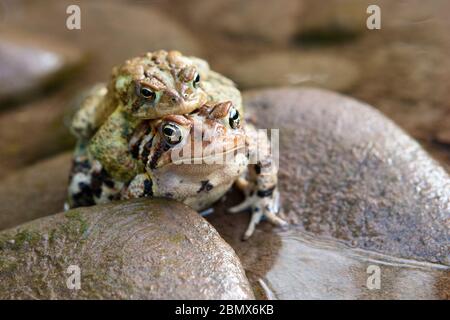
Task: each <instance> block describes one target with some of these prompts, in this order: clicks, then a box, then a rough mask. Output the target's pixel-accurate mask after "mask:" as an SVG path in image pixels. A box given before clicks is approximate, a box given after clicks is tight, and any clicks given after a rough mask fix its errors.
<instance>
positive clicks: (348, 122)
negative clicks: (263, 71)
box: [207, 89, 450, 299]
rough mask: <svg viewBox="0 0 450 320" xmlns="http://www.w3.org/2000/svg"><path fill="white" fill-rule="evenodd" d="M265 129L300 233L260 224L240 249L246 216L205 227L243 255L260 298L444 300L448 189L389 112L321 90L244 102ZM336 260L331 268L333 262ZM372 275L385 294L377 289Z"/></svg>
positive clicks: (260, 95)
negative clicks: (273, 136) (272, 135)
mask: <svg viewBox="0 0 450 320" xmlns="http://www.w3.org/2000/svg"><path fill="white" fill-rule="evenodd" d="M244 97H245V101H246V106H247V113H248V114H249V115H250V118H251V119H252V120H253V121H254V122H256V124H257V125H258V127H260V128H276V129H280V190H281V196H282V199H283V208H284V211H285V214H286V215H287V217H288V219H290V221H291V222H292V223H293V225H292V226H291V227H290V229H289V230H287V231H280V230H278V229H276V228H275V229H274V228H273V227H272V226H271V225H270V224H268V223H266V222H263V223H261V224H260V225H259V226H258V227H257V230H256V231H255V234H254V235H253V236H252V237H251V238H250V239H249V240H248V241H246V242H242V241H241V240H240V238H241V236H242V234H243V232H244V231H245V228H246V226H247V223H248V221H249V215H248V214H246V213H240V214H237V215H231V214H227V213H225V210H226V208H228V207H230V206H232V205H234V204H236V203H238V202H240V201H241V200H242V196H241V195H240V194H239V193H238V192H236V191H234V192H232V193H229V194H228V195H227V200H226V201H224V202H221V203H219V204H218V205H217V206H216V207H215V213H214V214H211V215H209V216H208V217H207V219H208V220H209V221H210V222H211V224H212V225H213V226H214V227H215V228H216V229H217V230H218V231H219V233H220V234H221V236H222V237H223V238H224V239H225V240H226V241H227V242H228V243H229V244H230V245H231V246H232V247H233V248H234V249H235V250H236V253H237V254H238V256H239V257H240V259H241V261H242V264H243V266H244V268H245V270H246V273H247V276H248V277H249V280H250V281H251V283H252V286H253V287H254V291H255V292H256V294H257V296H258V297H259V298H274V299H277V298H278V299H313V298H317V299H332V298H333V299H350V298H365V299H389V298H393V299H408V298H410V299H424V298H428V299H447V298H448V296H449V293H450V277H448V274H449V271H450V269H449V267H448V266H449V264H450V261H449V256H448V250H447V245H446V238H447V237H448V232H449V225H448V219H449V215H450V200H449V192H450V188H449V187H450V179H449V177H448V175H447V174H446V173H445V172H444V170H443V169H442V168H441V167H439V166H438V165H437V164H436V163H435V162H434V161H433V160H431V159H430V158H429V156H428V155H427V154H426V153H425V152H424V151H423V150H422V149H421V148H420V146H419V145H418V144H417V143H416V142H415V141H414V140H412V139H411V138H409V137H408V136H407V135H406V134H404V133H403V132H402V131H401V130H400V129H399V128H398V127H396V126H395V125H394V124H393V123H392V122H391V121H389V120H388V119H386V118H385V117H384V116H382V115H381V114H380V113H378V112H377V111H375V110H374V109H372V108H371V107H370V106H368V105H365V104H363V103H361V102H358V101H356V100H353V99H350V98H346V97H343V96H340V95H338V94H334V93H330V92H327V91H323V90H318V89H278V90H264V91H262V90H261V91H252V92H248V93H246V94H245V96H244ZM330 261H332V262H331V263H330ZM369 265H376V266H379V267H380V269H381V289H380V290H369V288H368V287H367V280H368V277H369V276H370V275H371V273H367V268H368V267H369Z"/></svg>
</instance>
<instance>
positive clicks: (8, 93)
mask: <svg viewBox="0 0 450 320" xmlns="http://www.w3.org/2000/svg"><path fill="white" fill-rule="evenodd" d="M82 62H83V55H82V54H81V52H80V51H79V50H77V49H75V48H73V47H70V46H62V45H61V44H60V43H58V42H55V41H52V40H49V39H46V38H45V37H41V38H40V39H39V40H36V39H35V38H33V37H31V36H25V35H23V34H14V33H11V32H8V33H7V34H6V35H4V34H3V35H2V39H1V41H0V107H4V106H5V105H9V104H10V103H11V102H17V101H23V100H26V99H29V98H31V97H33V96H34V95H36V94H37V93H38V92H40V91H45V89H46V88H49V87H50V86H54V85H56V84H60V83H61V82H62V80H64V79H67V78H68V77H69V76H70V75H71V74H72V73H73V71H75V70H76V69H77V67H79V66H81V64H82Z"/></svg>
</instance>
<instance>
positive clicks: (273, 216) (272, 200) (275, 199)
mask: <svg viewBox="0 0 450 320" xmlns="http://www.w3.org/2000/svg"><path fill="white" fill-rule="evenodd" d="M249 207H250V208H251V211H252V217H251V219H250V223H249V225H248V227H247V230H246V231H245V233H244V236H243V240H247V239H248V238H250V237H251V236H252V234H253V232H254V231H255V227H256V225H257V224H258V223H259V222H260V221H261V220H262V218H263V217H265V218H267V220H269V221H270V222H271V223H272V224H274V225H276V226H279V227H286V226H287V225H288V223H287V222H286V221H284V220H283V219H281V218H280V217H278V216H277V214H278V212H279V211H280V194H279V192H278V190H277V189H276V187H273V188H271V189H267V190H259V191H258V192H256V194H253V195H251V196H249V197H247V198H246V199H245V200H244V201H243V202H242V203H240V204H238V205H236V206H234V207H231V208H229V209H228V211H229V212H231V213H236V212H239V211H242V210H245V209H247V208H249Z"/></svg>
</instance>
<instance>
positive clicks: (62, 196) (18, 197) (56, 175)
mask: <svg viewBox="0 0 450 320" xmlns="http://www.w3.org/2000/svg"><path fill="white" fill-rule="evenodd" d="M71 157H72V155H71V154H70V153H65V154H61V155H58V156H56V157H54V158H50V159H47V160H43V161H41V162H39V163H37V164H35V165H33V166H30V167H27V168H25V169H22V170H19V171H17V172H14V173H13V174H10V175H8V176H7V177H6V178H4V179H2V180H0V203H1V206H0V230H3V229H6V228H11V227H14V226H16V225H18V224H20V223H24V222H27V221H30V220H34V219H37V218H40V217H43V216H46V215H50V214H54V213H57V212H60V211H62V209H63V206H64V201H65V200H66V198H67V183H68V178H69V169H70V166H71Z"/></svg>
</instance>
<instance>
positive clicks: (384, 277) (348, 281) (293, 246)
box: [259, 228, 450, 299]
mask: <svg viewBox="0 0 450 320" xmlns="http://www.w3.org/2000/svg"><path fill="white" fill-rule="evenodd" d="M277 234H278V235H279V237H280V239H281V246H280V249H279V251H278V253H277V255H276V257H275V260H274V263H273V265H272V267H271V268H270V270H268V271H267V273H266V275H265V276H264V277H262V278H261V279H260V280H259V284H260V286H261V288H262V289H263V290H264V291H265V295H266V297H267V298H268V299H446V298H448V297H447V296H446V295H447V294H448V292H449V287H450V268H449V267H447V266H443V265H438V264H431V263H427V262H420V261H414V260H406V259H399V258H395V257H391V256H387V255H383V254H379V253H375V252H369V251H365V250H361V249H357V248H351V247H349V246H347V245H345V244H343V243H339V242H336V241H335V240H326V239H318V238H317V237H312V236H311V235H309V234H306V233H304V232H302V231H299V230H296V229H295V228H291V229H289V230H286V231H281V232H277ZM368 268H369V269H368ZM374 270H375V273H374ZM378 271H379V273H378V275H379V279H380V280H379V289H378V286H377V284H378V283H377V282H376V280H375V278H376V277H377V272H378ZM369 288H371V289H369Z"/></svg>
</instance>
